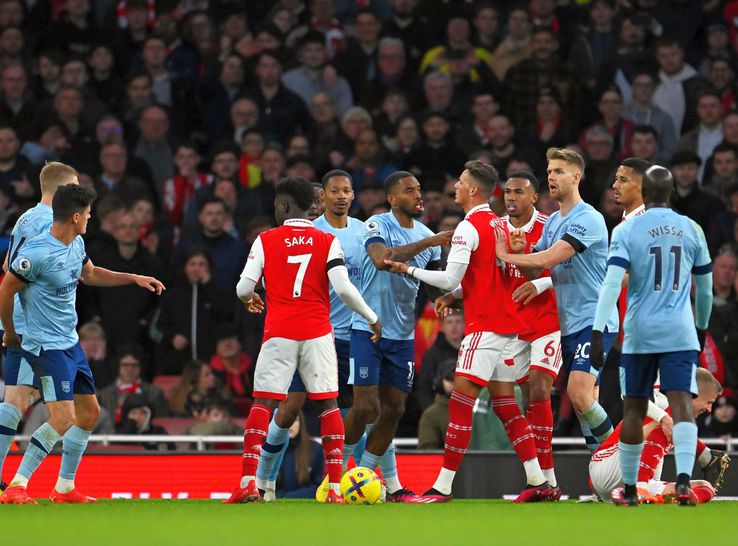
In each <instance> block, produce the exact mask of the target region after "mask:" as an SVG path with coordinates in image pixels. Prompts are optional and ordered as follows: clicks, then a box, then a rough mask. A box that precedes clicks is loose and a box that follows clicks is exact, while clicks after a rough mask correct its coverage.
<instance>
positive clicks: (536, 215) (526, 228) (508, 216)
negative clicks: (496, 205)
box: [504, 208, 540, 233]
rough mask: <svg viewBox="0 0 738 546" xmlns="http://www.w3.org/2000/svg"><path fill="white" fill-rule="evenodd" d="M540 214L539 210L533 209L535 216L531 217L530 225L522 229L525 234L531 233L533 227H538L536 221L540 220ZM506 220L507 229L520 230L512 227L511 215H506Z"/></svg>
mask: <svg viewBox="0 0 738 546" xmlns="http://www.w3.org/2000/svg"><path fill="white" fill-rule="evenodd" d="M539 214H540V213H539V212H538V209H536V208H534V209H533V216H531V217H530V220H528V223H527V224H525V225H524V226H523V227H522V228H520V229H522V230H523V231H524V232H525V233H530V232H531V231H533V226H534V225H536V221H537V220H538V215H539ZM504 218H505V221H506V222H507V228H508V229H509V230H513V229H518V228H516V227H515V226H514V225H512V222H510V215H509V214H506V215H505V216H504Z"/></svg>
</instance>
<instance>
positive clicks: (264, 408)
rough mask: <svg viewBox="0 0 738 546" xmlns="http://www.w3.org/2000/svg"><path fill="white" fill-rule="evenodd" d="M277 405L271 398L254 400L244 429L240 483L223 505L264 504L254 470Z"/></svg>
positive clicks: (277, 402)
mask: <svg viewBox="0 0 738 546" xmlns="http://www.w3.org/2000/svg"><path fill="white" fill-rule="evenodd" d="M278 405H279V401H278V400H275V399H273V398H260V397H259V398H255V399H254V403H253V404H252V405H251V409H250V410H249V416H248V417H247V418H246V425H245V427H244V428H245V430H244V434H243V459H242V461H241V483H240V485H239V487H237V488H236V489H235V490H234V491H233V493H232V494H231V496H230V497H229V498H228V499H226V500H224V501H223V504H242V503H249V502H264V499H263V498H262V497H261V494H260V493H259V490H258V489H257V487H256V468H257V467H258V465H259V457H260V455H261V446H262V444H263V443H264V439H265V438H266V435H267V428H268V427H269V422H270V421H271V419H272V413H273V412H274V408H276V407H277V406H278Z"/></svg>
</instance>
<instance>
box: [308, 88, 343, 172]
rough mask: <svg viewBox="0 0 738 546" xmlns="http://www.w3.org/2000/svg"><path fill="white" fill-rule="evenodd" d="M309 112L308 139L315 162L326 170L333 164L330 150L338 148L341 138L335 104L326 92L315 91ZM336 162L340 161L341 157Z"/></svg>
mask: <svg viewBox="0 0 738 546" xmlns="http://www.w3.org/2000/svg"><path fill="white" fill-rule="evenodd" d="M310 114H311V116H312V118H313V127H312V130H311V132H310V136H309V139H308V140H309V142H312V145H313V154H314V156H315V160H316V162H317V163H318V165H321V167H322V169H326V170H327V169H328V168H329V167H332V166H333V160H332V157H331V156H332V152H334V151H335V150H336V149H337V148H338V146H339V140H340V138H341V124H340V123H339V121H338V116H337V112H336V105H335V104H334V102H333V100H331V98H330V97H329V96H328V94H327V93H316V94H315V95H313V99H312V101H311V103H310ZM338 163H339V164H340V163H342V158H341V160H339V161H338ZM322 169H321V170H322Z"/></svg>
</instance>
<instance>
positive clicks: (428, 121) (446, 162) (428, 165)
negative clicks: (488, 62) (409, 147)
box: [354, 111, 465, 190]
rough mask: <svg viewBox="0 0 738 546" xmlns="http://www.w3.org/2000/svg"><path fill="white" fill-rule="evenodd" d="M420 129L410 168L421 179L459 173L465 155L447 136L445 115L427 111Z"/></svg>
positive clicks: (447, 124)
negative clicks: (421, 130)
mask: <svg viewBox="0 0 738 546" xmlns="http://www.w3.org/2000/svg"><path fill="white" fill-rule="evenodd" d="M422 129H423V141H422V143H421V145H420V148H418V150H417V151H416V152H415V153H413V154H411V155H410V157H409V158H408V164H409V165H410V170H411V171H412V172H413V173H414V174H415V175H416V176H418V178H421V179H423V178H425V177H431V176H435V177H441V178H443V177H444V175H446V174H449V175H451V176H453V175H454V174H455V173H460V172H461V171H462V170H463V167H464V160H465V157H464V154H462V153H461V152H460V151H459V150H458V149H457V148H456V146H455V145H454V143H453V141H452V140H451V139H450V138H449V131H450V129H451V126H450V124H449V120H448V119H447V118H446V116H445V115H444V114H442V113H441V112H433V111H430V112H428V113H427V114H426V115H425V117H424V118H423V125H422ZM355 180H356V179H355V178H354V181H355ZM377 180H380V181H381V180H384V177H382V176H378V177H377ZM426 189H429V188H428V187H426ZM438 189H439V190H440V188H438Z"/></svg>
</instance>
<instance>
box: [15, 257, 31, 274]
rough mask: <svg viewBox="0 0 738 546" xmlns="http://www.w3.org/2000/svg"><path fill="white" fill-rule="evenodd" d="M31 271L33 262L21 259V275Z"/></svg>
mask: <svg viewBox="0 0 738 546" xmlns="http://www.w3.org/2000/svg"><path fill="white" fill-rule="evenodd" d="M30 270H31V260H29V259H28V258H21V259H20V260H19V261H18V271H20V272H21V273H28V272H29V271H30Z"/></svg>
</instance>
